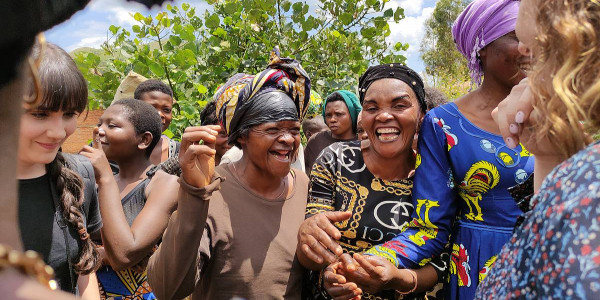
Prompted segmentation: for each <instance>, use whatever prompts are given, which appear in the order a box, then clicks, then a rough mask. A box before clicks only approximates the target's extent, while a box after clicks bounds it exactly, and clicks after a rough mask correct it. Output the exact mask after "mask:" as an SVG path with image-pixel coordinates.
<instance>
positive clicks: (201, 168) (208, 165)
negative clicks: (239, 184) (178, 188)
mask: <svg viewBox="0 0 600 300" xmlns="http://www.w3.org/2000/svg"><path fill="white" fill-rule="evenodd" d="M220 128H221V126H219V125H208V126H197V127H188V128H186V129H185V132H184V133H183V136H182V137H181V150H180V151H179V165H180V166H181V178H183V179H184V180H185V182H187V183H188V184H190V185H192V186H195V187H198V188H201V187H205V186H207V185H208V184H209V183H210V181H211V178H212V176H213V174H214V173H215V154H216V151H215V142H216V139H217V135H218V134H219V130H220Z"/></svg>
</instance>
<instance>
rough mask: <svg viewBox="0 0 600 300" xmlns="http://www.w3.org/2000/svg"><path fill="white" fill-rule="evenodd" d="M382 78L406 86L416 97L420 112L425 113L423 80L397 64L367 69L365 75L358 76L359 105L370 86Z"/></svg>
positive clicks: (413, 72)
mask: <svg viewBox="0 0 600 300" xmlns="http://www.w3.org/2000/svg"><path fill="white" fill-rule="evenodd" d="M384 78H394V79H398V80H401V81H403V82H404V83H406V84H408V86H410V87H411V88H412V90H413V91H414V92H415V94H416V95H417V101H418V102H419V106H420V107H421V111H422V112H426V111H427V104H425V85H424V84H423V79H421V76H419V74H417V72H415V71H414V70H413V69H411V68H409V67H407V66H404V65H402V64H398V63H395V64H385V65H379V66H373V67H369V68H368V69H367V71H366V72H365V74H363V75H362V76H360V79H359V80H358V96H359V97H360V103H361V104H362V103H363V101H365V94H366V93H367V90H368V89H369V87H370V86H371V84H372V83H373V82H375V81H377V80H379V79H384Z"/></svg>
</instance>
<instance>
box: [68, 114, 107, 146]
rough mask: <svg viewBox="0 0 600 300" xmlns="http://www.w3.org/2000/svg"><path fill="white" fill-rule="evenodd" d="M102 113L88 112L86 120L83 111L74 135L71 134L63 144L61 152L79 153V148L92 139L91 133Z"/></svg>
mask: <svg viewBox="0 0 600 300" xmlns="http://www.w3.org/2000/svg"><path fill="white" fill-rule="evenodd" d="M103 113H104V110H103V109H99V110H90V111H89V113H88V114H87V118H86V114H85V111H84V112H83V113H82V114H81V115H80V116H79V118H78V119H77V130H75V133H73V134H72V135H71V136H70V137H69V138H68V139H67V140H66V141H65V143H64V144H63V146H62V150H63V152H66V153H77V152H79V150H81V147H83V145H86V144H87V143H88V141H89V140H91V139H92V131H93V130H94V127H96V124H98V120H99V119H100V116H102V114H103Z"/></svg>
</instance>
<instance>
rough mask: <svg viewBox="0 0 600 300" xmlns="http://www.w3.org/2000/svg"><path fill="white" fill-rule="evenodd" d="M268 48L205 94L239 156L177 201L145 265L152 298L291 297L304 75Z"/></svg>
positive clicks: (301, 198) (303, 188)
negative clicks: (256, 68) (259, 66)
mask: <svg viewBox="0 0 600 300" xmlns="http://www.w3.org/2000/svg"><path fill="white" fill-rule="evenodd" d="M277 52H278V50H277V49H276V50H274V52H273V53H272V54H271V63H270V64H269V67H268V69H267V70H265V71H263V72H262V73H260V74H258V75H256V76H248V75H244V74H238V75H235V76H234V77H232V78H231V79H230V80H229V81H228V82H227V83H226V84H225V85H224V86H223V87H222V88H221V89H219V90H218V91H217V93H216V95H215V96H214V98H215V100H216V102H217V113H218V116H219V121H220V122H221V124H222V125H223V128H225V130H226V131H227V134H228V139H229V143H231V144H234V145H236V146H237V147H239V148H240V149H242V151H243V156H242V158H241V159H240V160H239V161H236V162H234V163H230V164H225V165H221V166H219V167H217V168H216V170H215V171H216V172H214V173H213V172H212V170H211V171H210V172H208V171H207V173H206V174H207V175H210V176H212V181H211V182H210V184H207V185H205V186H204V188H202V189H200V190H199V191H198V194H197V195H198V196H200V197H201V198H202V199H203V200H205V201H197V200H191V199H185V198H182V199H180V201H179V203H178V209H177V211H176V212H175V213H173V215H172V217H171V220H170V222H169V225H168V227H167V230H166V232H165V234H164V236H163V242H162V244H161V246H160V247H159V249H158V251H157V252H156V253H154V255H153V256H152V257H151V259H150V263H149V265H148V279H149V282H150V286H151V287H152V289H153V290H154V293H155V295H156V297H157V298H158V299H181V298H184V297H186V296H188V295H190V294H191V295H192V298H193V299H194V300H198V299H211V300H212V299H232V298H242V299H300V293H301V278H302V269H301V266H300V264H299V263H298V260H297V259H296V257H295V249H296V243H297V240H296V234H297V232H298V228H299V226H300V224H301V223H302V221H303V220H304V208H305V206H306V199H307V190H308V178H307V177H306V175H305V174H304V173H303V172H298V171H297V170H293V169H290V164H291V159H292V158H293V157H295V154H296V152H297V151H298V146H299V144H300V119H301V118H302V116H303V115H304V114H305V112H306V107H307V105H308V101H309V96H310V80H309V78H308V76H307V75H306V72H305V71H304V70H303V69H302V67H301V66H300V65H299V64H298V62H296V61H294V60H292V59H286V58H280V57H279V56H278V53H277ZM211 162H212V161H202V163H201V164H200V167H201V168H202V169H203V170H208V168H209V167H214V162H212V163H213V165H211V166H208V165H207V164H210V163H211ZM225 178H226V180H224V179H225ZM209 203H210V207H209Z"/></svg>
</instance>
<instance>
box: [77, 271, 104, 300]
mask: <svg viewBox="0 0 600 300" xmlns="http://www.w3.org/2000/svg"><path fill="white" fill-rule="evenodd" d="M77 287H78V289H79V294H80V295H81V299H83V300H98V299H100V290H99V289H98V278H97V277H96V273H90V274H88V275H80V276H79V278H77Z"/></svg>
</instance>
